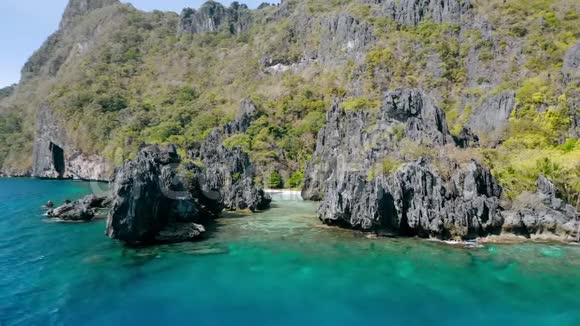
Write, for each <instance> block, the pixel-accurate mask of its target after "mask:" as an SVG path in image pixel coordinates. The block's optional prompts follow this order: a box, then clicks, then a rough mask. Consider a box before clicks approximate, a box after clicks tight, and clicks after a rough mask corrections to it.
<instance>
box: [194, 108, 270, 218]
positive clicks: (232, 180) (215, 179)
mask: <svg viewBox="0 0 580 326" xmlns="http://www.w3.org/2000/svg"><path fill="white" fill-rule="evenodd" d="M257 114H258V112H257V110H256V107H255V106H254V105H253V104H252V103H251V102H250V101H247V100H246V101H243V102H242V103H241V105H240V109H239V110H238V114H237V117H236V119H235V120H234V121H232V122H231V123H228V124H226V125H225V126H224V127H223V128H216V129H214V130H213V132H212V133H210V134H209V135H208V137H207V139H206V140H205V141H204V142H203V143H201V144H199V147H198V146H193V147H192V148H190V158H192V159H194V160H200V161H201V162H203V164H204V166H205V176H206V178H207V180H206V182H207V184H208V186H209V187H210V188H213V189H219V191H220V194H221V198H222V202H223V205H224V207H225V209H227V210H238V209H250V210H252V211H257V210H263V209H266V208H268V207H269V205H270V201H271V199H270V197H269V196H268V195H267V194H266V193H265V192H264V190H263V189H262V186H261V185H257V184H255V182H254V178H255V171H254V168H253V166H252V163H251V161H250V158H249V156H248V154H246V153H244V152H243V151H242V150H241V149H240V148H233V149H227V148H226V147H224V145H223V144H222V142H223V140H224V139H226V138H227V137H229V136H232V135H234V134H238V133H243V132H245V131H246V130H247V129H248V128H249V127H250V124H251V122H252V121H253V120H254V119H255V118H256V117H257Z"/></svg>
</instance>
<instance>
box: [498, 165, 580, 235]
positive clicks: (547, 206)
mask: <svg viewBox="0 0 580 326" xmlns="http://www.w3.org/2000/svg"><path fill="white" fill-rule="evenodd" d="M536 185H537V192H536V193H534V194H531V193H528V194H523V195H522V196H523V197H524V199H523V201H525V202H523V203H518V206H519V207H518V208H515V209H513V210H510V211H507V212H505V213H504V215H505V224H504V225H503V231H504V232H506V233H513V234H516V235H520V236H525V237H528V238H532V239H542V240H553V239H556V240H565V241H577V242H580V214H579V213H578V211H577V210H576V208H575V207H574V206H572V205H569V204H567V203H566V202H565V201H563V200H562V199H560V198H559V194H558V191H557V190H556V186H555V185H554V184H553V183H552V182H551V181H550V180H548V179H547V178H546V177H544V176H543V175H542V176H540V178H539V179H538V182H537V184H536ZM520 201H521V200H520Z"/></svg>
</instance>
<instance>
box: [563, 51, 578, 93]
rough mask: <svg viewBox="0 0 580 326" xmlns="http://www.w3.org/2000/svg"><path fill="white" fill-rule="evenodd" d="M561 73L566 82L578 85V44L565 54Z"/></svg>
mask: <svg viewBox="0 0 580 326" xmlns="http://www.w3.org/2000/svg"><path fill="white" fill-rule="evenodd" d="M562 73H563V75H564V79H565V80H566V82H568V83H576V85H578V84H580V43H576V45H574V46H573V47H571V48H570V50H568V51H567V52H566V55H565V56H564V64H563V65H562Z"/></svg>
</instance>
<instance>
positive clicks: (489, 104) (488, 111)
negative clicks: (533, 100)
mask: <svg viewBox="0 0 580 326" xmlns="http://www.w3.org/2000/svg"><path fill="white" fill-rule="evenodd" d="M515 105H516V95H515V94H514V93H511V92H510V93H500V94H497V95H493V96H491V97H489V98H487V99H486V100H485V101H484V102H483V103H482V104H481V105H480V106H479V107H477V108H475V110H474V112H473V113H472V114H471V117H470V119H469V121H468V123H467V127H468V128H470V129H471V130H472V131H473V132H474V133H475V134H477V135H478V136H479V138H485V139H487V140H489V141H491V142H495V143H497V141H498V140H499V139H500V138H501V137H502V135H503V133H504V132H505V131H506V130H507V128H508V125H509V118H510V115H511V114H512V111H513V110H514V109H515Z"/></svg>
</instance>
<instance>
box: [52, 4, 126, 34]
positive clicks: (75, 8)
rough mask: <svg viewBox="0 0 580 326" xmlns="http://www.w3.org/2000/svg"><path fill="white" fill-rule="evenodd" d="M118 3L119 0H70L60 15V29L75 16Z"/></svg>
mask: <svg viewBox="0 0 580 326" xmlns="http://www.w3.org/2000/svg"><path fill="white" fill-rule="evenodd" d="M118 3H120V1H119V0H70V1H69V2H68V5H67V6H66V9H65V11H64V14H63V15H62V20H61V21H60V29H63V28H66V27H67V26H69V25H70V24H71V23H72V22H73V21H74V20H75V19H76V18H77V17H80V16H83V15H86V14H87V13H89V12H91V11H93V10H96V9H100V8H104V7H107V6H111V5H114V4H118Z"/></svg>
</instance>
